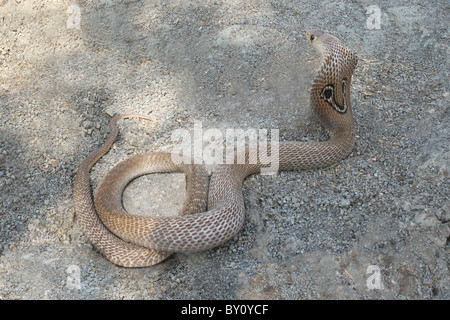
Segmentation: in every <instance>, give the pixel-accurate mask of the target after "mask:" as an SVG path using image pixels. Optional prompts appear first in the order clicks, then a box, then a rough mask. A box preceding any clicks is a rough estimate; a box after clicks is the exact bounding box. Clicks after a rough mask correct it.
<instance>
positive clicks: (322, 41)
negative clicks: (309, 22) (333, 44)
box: [305, 29, 339, 56]
mask: <svg viewBox="0 0 450 320" xmlns="http://www.w3.org/2000/svg"><path fill="white" fill-rule="evenodd" d="M305 34H306V41H308V42H309V43H311V45H312V46H313V47H314V48H315V49H316V50H317V51H318V52H319V53H320V54H321V55H322V56H326V55H327V42H330V41H333V40H334V41H335V40H337V41H339V40H338V39H337V38H336V37H334V36H332V35H330V34H327V33H325V32H323V31H322V30H318V29H315V30H307V31H306V32H305Z"/></svg>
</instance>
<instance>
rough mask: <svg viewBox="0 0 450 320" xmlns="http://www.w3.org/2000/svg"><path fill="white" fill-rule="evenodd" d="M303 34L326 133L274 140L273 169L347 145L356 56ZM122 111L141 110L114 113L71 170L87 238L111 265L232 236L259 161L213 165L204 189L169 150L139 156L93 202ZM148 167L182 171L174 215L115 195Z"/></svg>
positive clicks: (315, 161)
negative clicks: (146, 210) (313, 55)
mask: <svg viewBox="0 0 450 320" xmlns="http://www.w3.org/2000/svg"><path fill="white" fill-rule="evenodd" d="M306 36H307V39H308V41H309V42H310V43H311V44H312V45H313V46H314V47H315V48H316V49H317V50H318V51H319V53H320V54H321V56H322V59H321V65H320V67H319V71H318V74H317V76H316V78H315V79H314V82H313V85H312V88H311V95H310V101H311V106H312V108H313V110H314V111H315V113H316V114H317V116H318V118H319V120H320V121H321V123H322V124H323V126H324V127H325V128H326V129H327V130H328V132H329V134H330V139H329V140H328V141H320V142H319V141H316V142H297V141H287V142H281V143H280V144H279V151H278V154H272V155H271V156H272V157H275V156H277V157H278V159H277V160H278V163H279V169H280V170H304V169H315V168H321V167H327V166H330V165H332V164H333V163H336V162H337V161H339V160H341V159H344V158H345V157H347V156H348V154H349V153H350V152H351V150H352V149H353V146H354V124H353V117H352V113H351V107H350V86H351V77H352V74H353V71H354V69H355V68H356V64H357V56H356V54H355V53H354V52H353V51H352V50H350V49H348V48H347V47H346V46H345V45H344V44H343V43H342V42H341V41H340V40H339V39H338V38H336V37H334V36H332V35H329V34H326V33H324V32H322V31H320V30H310V31H307V32H306ZM126 117H141V116H133V115H125V116H119V117H115V118H113V119H112V120H111V122H110V127H111V133H110V135H109V137H108V140H107V141H106V142H105V144H104V145H102V146H101V147H100V148H99V149H97V150H95V151H93V152H92V153H91V154H90V155H89V156H88V157H87V158H86V159H85V160H84V161H83V162H82V163H81V165H80V167H79V168H78V170H77V173H76V176H75V182H74V203H75V210H76V213H77V219H78V221H79V224H80V226H81V228H82V230H83V231H84V233H85V234H86V235H87V237H88V238H89V240H90V241H91V243H92V244H93V245H94V246H95V247H96V248H97V249H98V250H99V251H100V252H101V253H102V254H103V255H104V256H105V257H106V258H107V259H108V260H110V261H111V262H113V263H115V264H117V265H120V266H125V267H143V266H150V265H154V264H156V263H158V262H160V261H162V260H164V259H165V258H167V257H168V256H169V255H170V254H171V253H172V252H192V251H201V250H207V249H210V248H213V247H216V246H218V245H220V244H222V243H224V242H226V241H227V240H229V239H230V238H231V237H233V236H234V235H235V234H236V233H237V232H238V231H239V230H240V229H241V227H242V225H243V223H244V216H245V212H244V211H245V210H244V198H243V195H242V189H241V188H242V182H243V180H244V179H245V178H246V177H247V176H249V175H252V174H255V173H258V172H260V170H261V169H262V168H263V167H264V166H263V165H262V164H261V163H258V162H257V163H256V164H249V163H253V162H248V161H247V162H246V164H231V165H229V164H224V165H219V166H218V167H217V170H216V171H215V172H214V174H213V175H212V177H211V181H210V184H209V189H208V177H207V174H206V172H205V170H204V169H203V167H202V166H200V165H184V164H181V165H176V164H174V163H173V162H172V160H171V155H170V154H169V153H155V152H149V153H144V154H140V155H137V156H134V157H131V158H128V159H127V160H125V161H123V162H121V163H119V164H118V165H117V166H116V167H114V168H113V169H112V170H111V171H110V172H108V174H107V175H106V176H105V178H104V179H103V181H102V182H101V184H100V186H99V187H98V191H97V194H96V197H95V205H94V203H93V200H92V196H91V187H90V182H89V171H90V168H91V167H92V166H93V165H94V164H95V162H96V161H97V160H98V159H99V158H100V157H102V156H103V155H104V154H105V153H106V152H107V151H108V150H109V148H110V147H111V145H112V143H113V142H114V140H115V138H116V136H117V128H116V121H117V120H119V119H120V118H126ZM247 160H248V159H247ZM152 172H184V173H185V174H186V181H187V200H186V202H185V206H184V209H183V211H182V212H181V214H180V216H176V217H142V216H132V215H129V214H128V213H127V212H126V211H125V210H124V209H123V207H122V193H123V190H124V189H125V187H126V186H127V184H128V183H129V182H130V181H131V180H132V179H134V178H136V177H138V176H141V175H143V174H147V173H152ZM206 209H207V211H206ZM194 213H195V214H194Z"/></svg>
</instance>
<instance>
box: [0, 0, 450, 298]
mask: <svg viewBox="0 0 450 320" xmlns="http://www.w3.org/2000/svg"><path fill="white" fill-rule="evenodd" d="M373 4H374V3H371V2H368V1H362V0H356V1H352V2H340V1H321V2H317V1H301V2H299V1H287V0H277V1H262V0H255V1H251V2H242V1H233V0H231V1H210V0H206V1H184V0H178V1H167V2H163V1H89V0H83V1H81V0H80V1H55V0H40V1H34V0H31V1H23V0H10V1H7V2H4V5H3V6H0V30H1V34H2V41H1V43H0V70H1V72H0V106H1V107H0V190H1V191H0V298H1V299H446V300H447V299H449V298H450V296H449V292H450V290H449V287H450V281H449V279H450V277H449V270H448V262H449V257H448V253H449V250H448V249H449V234H450V225H449V221H450V211H449V209H448V208H449V207H450V206H449V200H448V199H449V191H448V190H449V185H448V184H449V167H450V160H449V144H448V141H449V132H448V128H449V127H450V126H449V110H448V105H449V92H448V90H447V88H446V85H447V83H448V78H449V69H448V44H449V40H448V21H449V11H448V3H447V1H412V2H411V1H403V0H401V1H387V0H381V1H377V3H376V5H377V8H378V9H379V10H380V13H381V16H380V17H381V24H380V29H377V28H375V29H370V28H368V22H367V20H368V19H369V18H370V15H371V13H370V12H369V11H368V10H367V7H369V6H371V5H373ZM71 5H75V7H73V6H72V7H71ZM77 8H79V9H80V10H79V11H77ZM78 12H79V18H80V20H79V21H80V24H79V26H78V25H77V21H78V20H77V17H78V16H77V14H78ZM367 12H369V13H367ZM369 22H370V21H369ZM369 25H370V23H369ZM310 28H322V29H324V30H327V31H328V32H330V33H333V34H335V35H337V36H339V37H340V38H341V39H343V40H344V41H345V43H346V44H347V45H348V46H349V47H351V48H354V49H355V50H356V51H357V52H358V56H359V58H360V61H359V64H358V68H357V70H356V72H355V75H354V78H353V82H352V103H353V110H354V117H355V122H356V128H357V129H356V130H357V132H356V134H357V145H356V147H355V149H354V151H353V152H352V154H351V155H350V157H349V158H348V159H346V160H344V161H341V162H340V163H338V164H336V165H334V166H332V167H330V168H327V169H323V170H314V171H307V172H281V173H279V174H278V175H275V176H260V175H255V176H251V177H249V178H248V179H246V181H245V182H244V185H243V191H244V197H245V204H246V212H247V216H246V221H245V225H244V227H243V229H242V231H241V232H239V233H238V234H237V235H236V236H235V237H234V238H233V239H232V240H230V241H229V242H227V243H225V244H224V245H222V246H220V247H218V248H215V249H212V250H209V251H206V252H199V253H192V254H181V253H180V254H174V255H172V257H170V258H169V259H167V260H166V261H165V262H163V263H161V264H158V265H156V266H154V267H149V268H142V269H124V268H120V267H116V266H114V265H112V264H111V263H109V262H108V261H106V260H105V259H104V258H103V257H102V256H101V255H99V254H98V253H97V252H96V251H95V250H94V249H93V248H92V246H91V245H90V244H89V242H88V241H87V239H86V238H85V236H84V235H83V233H82V232H81V230H80V229H79V227H78V225H77V224H76V218H75V214H74V207H73V202H72V183H73V177H74V172H75V170H76V168H77V166H78V165H79V164H80V162H81V161H82V160H83V159H84V157H86V155H87V154H88V153H89V152H90V151H92V150H94V149H95V148H96V146H98V145H100V144H101V143H102V141H104V139H105V137H106V135H107V133H108V127H107V123H108V120H109V118H110V116H112V115H114V114H121V113H127V112H132V113H141V114H149V115H151V116H152V117H153V118H154V119H155V120H154V121H152V122H148V121H137V120H124V121H121V122H120V129H121V130H120V136H119V138H118V140H117V141H116V143H115V145H114V147H113V149H112V150H111V151H110V152H109V153H108V154H107V155H106V156H105V157H104V158H103V159H102V160H100V161H99V163H98V164H97V165H96V166H95V167H94V168H93V170H92V172H91V174H92V175H91V181H92V185H93V187H94V188H95V187H96V186H97V185H98V183H99V182H100V181H101V179H102V177H103V176H104V175H105V173H106V172H107V171H108V170H109V169H110V168H111V167H112V166H114V165H115V164H116V163H117V162H118V161H120V160H121V159H125V158H126V157H128V156H130V155H132V154H137V153H140V152H143V151H146V150H160V151H170V150H171V145H172V141H171V134H172V133H173V132H174V131H175V130H176V129H189V130H192V128H193V126H194V123H196V122H198V121H201V123H202V126H203V129H204V130H207V129H209V128H213V129H221V130H225V129H227V128H264V129H269V130H270V129H279V130H280V139H282V140H317V139H325V138H326V133H325V132H324V130H323V129H321V128H320V125H319V123H318V122H317V120H316V119H315V118H314V117H313V116H312V115H311V112H310V109H309V104H308V89H309V86H310V84H311V81H312V78H313V76H314V72H315V71H314V66H315V65H317V62H318V57H317V54H316V53H315V52H314V50H312V49H311V48H310V47H309V46H308V45H307V44H306V43H305V41H304V36H303V30H305V29H310ZM183 188H184V177H183V176H182V175H173V176H167V175H155V177H142V178H139V179H137V180H136V181H135V182H133V184H132V185H131V186H130V187H129V188H127V191H126V192H125V195H124V196H125V198H126V199H124V203H125V206H126V207H127V209H129V210H130V211H133V212H136V213H137V214H142V212H145V211H151V210H153V211H156V212H155V213H157V214H175V213H176V212H177V210H178V209H179V208H180V207H181V206H182V203H183V199H184V190H183ZM155 190H156V192H155ZM158 190H160V191H158ZM152 192H153V193H152ZM149 193H150V195H149ZM160 193H161V195H159V194H160ZM136 203H138V204H139V205H136ZM155 209H156V210H155Z"/></svg>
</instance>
